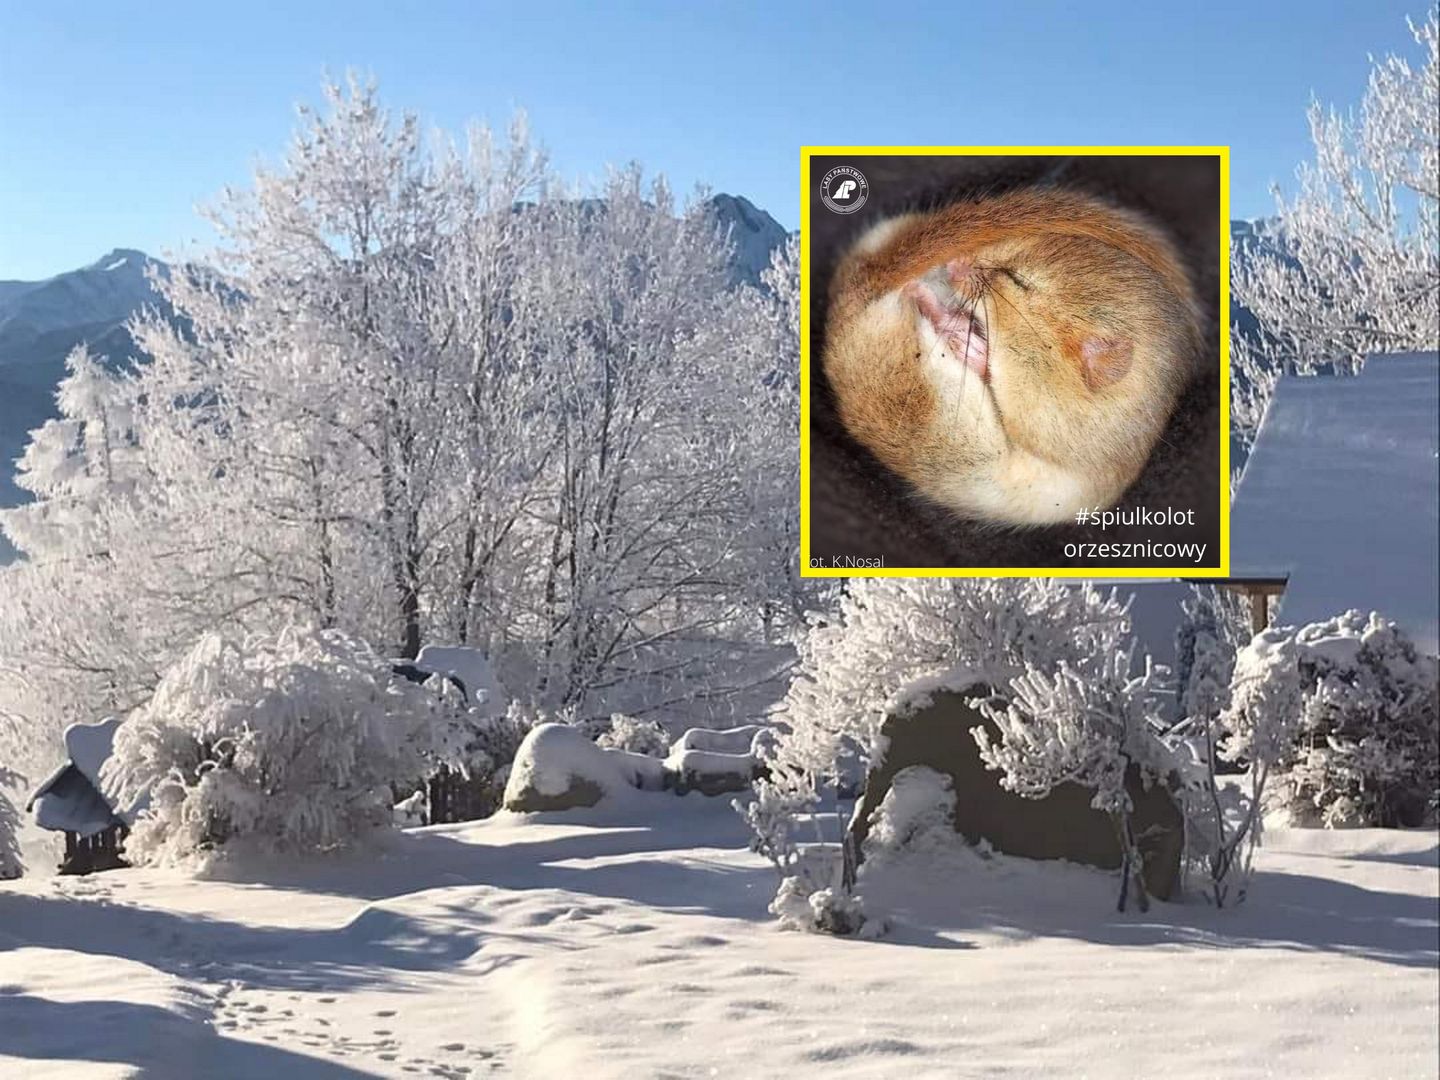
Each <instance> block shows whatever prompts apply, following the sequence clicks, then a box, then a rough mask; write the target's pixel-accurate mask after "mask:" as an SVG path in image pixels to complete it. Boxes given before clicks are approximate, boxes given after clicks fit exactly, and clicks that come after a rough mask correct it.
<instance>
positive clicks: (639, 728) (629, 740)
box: [595, 713, 670, 758]
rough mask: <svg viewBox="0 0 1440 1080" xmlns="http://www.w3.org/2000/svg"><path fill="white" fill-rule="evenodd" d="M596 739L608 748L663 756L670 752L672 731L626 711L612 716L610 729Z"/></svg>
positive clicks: (658, 756) (651, 755)
mask: <svg viewBox="0 0 1440 1080" xmlns="http://www.w3.org/2000/svg"><path fill="white" fill-rule="evenodd" d="M595 741H596V743H597V744H599V745H600V746H602V747H604V748H605V749H606V750H626V751H629V752H630V753H632V754H645V755H646V756H648V757H657V758H663V757H664V756H665V755H666V754H668V753H669V752H670V733H669V732H668V731H666V730H665V728H664V727H663V726H662V725H661V724H659V723H657V722H656V721H654V720H637V719H636V718H635V717H633V716H626V715H625V714H624V713H615V714H614V715H613V716H611V717H610V727H609V729H608V730H606V731H603V732H601V733H600V737H599V738H598V739H596V740H595Z"/></svg>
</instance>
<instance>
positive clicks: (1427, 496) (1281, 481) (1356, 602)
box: [1230, 352, 1440, 653]
mask: <svg viewBox="0 0 1440 1080" xmlns="http://www.w3.org/2000/svg"><path fill="white" fill-rule="evenodd" d="M1437 375H1440V354H1436V353H1433V352H1432V353H1408V354H1403V355H1394V356H1376V357H1372V358H1371V359H1370V360H1369V362H1368V363H1366V365H1365V368H1364V371H1363V373H1362V374H1360V375H1359V376H1356V377H1353V378H1352V377H1339V376H1336V377H1324V376H1309V377H1299V378H1297V377H1289V376H1287V377H1284V378H1282V379H1281V380H1280V381H1279V384H1278V385H1277V386H1276V387H1275V395H1274V397H1273V398H1272V399H1271V401H1270V407H1269V408H1268V409H1267V410H1266V413H1265V419H1264V421H1263V422H1262V423H1261V425H1260V432H1259V435H1258V436H1257V438H1256V440H1255V448H1254V450H1253V451H1252V452H1251V454H1250V459H1249V461H1248V462H1247V463H1246V465H1245V471H1244V473H1243V475H1242V476H1241V478H1240V484H1239V489H1238V490H1237V492H1236V495H1235V500H1234V504H1233V506H1232V508H1231V513H1230V573H1231V576H1232V577H1234V578H1237V579H1248V580H1263V579H1267V578H1270V579H1274V578H1282V579H1286V580H1287V585H1286V588H1285V593H1284V596H1283V598H1282V600H1281V603H1280V608H1279V611H1278V615H1277V617H1278V619H1279V620H1280V621H1281V622H1284V623H1290V624H1295V625H1303V624H1305V623H1310V622H1317V621H1320V620H1323V619H1327V618H1329V617H1331V616H1333V615H1337V614H1340V613H1341V612H1344V611H1346V610H1348V609H1351V608H1356V609H1359V610H1361V611H1378V612H1380V613H1381V614H1382V615H1384V616H1386V617H1388V618H1391V619H1394V620H1395V621H1396V622H1397V623H1399V624H1400V626H1401V627H1402V628H1403V629H1404V630H1405V631H1406V632H1407V633H1409V634H1410V635H1411V637H1412V638H1414V640H1415V642H1416V644H1417V645H1419V646H1420V647H1421V648H1423V649H1425V650H1426V651H1428V652H1431V653H1434V652H1436V651H1437V647H1440V640H1437V639H1440V633H1437V621H1440V620H1437V608H1440V601H1437V595H1440V570H1437V566H1440V496H1437V487H1440V437H1437V426H1440V419H1437V418H1440V378H1437Z"/></svg>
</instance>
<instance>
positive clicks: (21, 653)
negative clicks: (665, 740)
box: [0, 83, 794, 771]
mask: <svg viewBox="0 0 1440 1080" xmlns="http://www.w3.org/2000/svg"><path fill="white" fill-rule="evenodd" d="M326 97H327V107H326V108H325V109H324V110H322V111H320V112H311V111H308V110H302V114H301V118H300V123H299V130H298V132H297V135H296V137H295V140H294V143H293V145H292V146H291V148H290V150H289V152H288V153H287V154H286V155H285V157H284V158H283V159H282V160H281V161H280V162H279V163H278V164H277V165H275V166H273V167H270V168H265V169H261V170H260V171H259V172H258V173H257V174H256V177H255V180H254V184H253V185H252V187H251V188H250V189H249V190H246V191H241V192H229V193H227V194H226V196H225V197H224V198H223V199H222V201H221V203H220V205H219V206H218V207H217V208H216V210H215V212H214V218H215V220H216V224H217V226H218V229H219V233H220V238H221V243H220V248H219V250H218V251H217V252H215V253H214V254H213V256H212V257H208V258H207V261H206V263H205V265H203V266H199V265H190V266H184V267H179V268H177V269H175V270H174V272H172V273H171V274H169V275H168V276H167V277H165V278H163V279H161V278H157V280H156V281H155V287H156V289H157V290H158V291H159V292H160V293H161V294H162V295H163V296H164V298H165V300H166V303H167V307H168V308H169V309H171V310H173V312H174V315H175V316H176V318H175V320H174V321H170V320H169V319H167V318H162V317H161V316H160V314H159V313H158V312H152V313H147V314H144V315H142V316H140V317H139V318H138V319H136V320H135V322H134V324H133V326H132V328H131V329H132V336H133V337H134V338H135V340H136V342H137V345H138V348H139V350H140V351H142V352H143V353H144V354H145V355H146V356H147V357H148V360H147V361H146V362H145V363H144V364H143V365H140V367H139V369H138V370H137V371H136V373H135V374H134V376H133V378H131V377H127V378H125V379H123V380H115V384H116V386H115V388H116V390H117V391H118V392H119V395H120V398H121V399H122V401H123V403H124V404H125V406H126V408H128V409H129V412H128V413H127V414H126V416H125V417H124V421H125V422H124V423H123V424H121V423H118V422H114V423H112V418H113V419H114V420H116V421H118V420H119V419H120V415H119V414H118V413H111V412H109V411H100V412H97V410H96V402H97V401H105V400H108V396H107V395H100V394H96V393H87V394H79V393H77V394H76V395H74V397H75V401H74V403H73V404H74V410H73V415H71V414H69V413H67V418H68V419H71V420H74V421H75V422H74V423H72V424H70V426H69V427H68V428H65V429H64V430H63V431H62V430H61V429H59V428H56V429H54V430H53V431H51V432H47V433H43V435H42V437H41V438H39V439H37V442H36V445H35V447H34V451H33V459H34V462H35V464H36V469H35V472H36V475H37V477H39V476H41V475H42V474H43V475H48V476H50V477H51V479H49V480H46V481H45V483H46V484H50V485H51V487H52V488H53V489H54V490H53V491H51V494H54V495H55V496H56V497H54V498H42V499H41V500H40V502H39V503H37V504H36V505H37V506H40V507H42V510H41V511H36V512H37V513H44V514H47V515H51V516H54V515H56V514H58V513H59V507H60V506H61V505H62V498H61V496H63V499H67V500H71V501H72V502H73V503H74V504H75V507H76V509H77V511H83V513H84V514H85V515H87V517H88V519H89V520H90V521H92V522H93V526H87V529H86V530H85V531H79V530H68V531H58V532H56V531H52V535H53V536H54V541H55V542H54V544H53V545H52V548H53V550H52V551H51V552H50V554H48V555H46V556H45V557H44V558H40V557H39V552H40V550H41V547H42V546H43V545H41V544H40V543H39V542H38V541H37V542H36V543H34V544H31V545H29V546H30V547H32V548H33V549H34V550H33V551H26V554H27V556H28V557H27V558H26V559H25V560H23V561H22V562H21V563H20V564H18V565H17V566H14V567H10V568H6V569H4V570H0V707H4V708H6V709H9V710H10V711H12V712H14V713H16V714H18V715H24V716H26V717H27V718H29V720H30V722H31V723H32V725H33V728H34V738H33V739H32V740H31V743H32V745H34V746H36V747H41V748H44V749H43V751H38V752H37V753H41V754H43V755H46V756H48V758H49V760H44V761H40V762H37V763H33V764H35V765H36V770H37V771H40V770H43V768H45V767H46V766H47V765H49V764H52V763H53V754H54V753H55V749H56V747H57V746H58V742H57V741H56V738H55V737H56V736H58V734H59V732H60V730H62V729H63V727H64V726H65V724H67V723H70V722H74V721H76V720H86V719H93V718H94V716H95V715H97V713H100V714H103V713H116V714H123V713H128V712H129V711H131V710H133V709H135V708H137V707H139V706H142V705H144V704H145V703H146V701H147V700H148V699H149V697H150V696H151V694H152V693H153V692H154V691H155V689H156V686H157V683H158V682H159V680H160V678H161V676H162V674H163V673H164V672H165V671H166V670H167V669H169V668H170V666H171V665H173V664H174V663H175V662H176V661H177V660H178V659H179V658H180V657H182V656H183V655H185V653H186V652H187V651H188V650H189V649H190V648H192V647H193V645H194V643H195V642H196V641H197V640H198V639H199V638H201V637H202V636H204V635H206V634H210V633H212V632H219V633H222V634H226V635H233V634H242V635H243V634H247V633H255V632H264V631H274V630H275V628H277V627H282V626H288V625H297V626H310V627H320V628H335V629H338V630H342V631H344V632H345V633H347V634H349V635H352V636H354V637H357V638H360V639H363V640H365V641H367V642H370V643H371V644H372V645H373V646H374V647H376V648H377V649H378V650H381V651H383V652H385V653H388V654H392V655H393V654H397V653H398V654H403V655H407V656H409V655H414V653H415V652H416V650H417V649H418V648H420V647H422V646H423V645H425V644H429V643H435V642H439V643H457V642H465V643H469V644H471V645H474V646H477V647H479V648H481V649H483V650H485V651H486V652H487V653H488V654H490V655H491V656H492V657H493V658H495V660H496V663H497V666H499V667H500V668H501V670H503V671H504V672H505V676H506V681H507V684H508V685H509V686H510V688H511V690H512V691H513V692H514V693H515V694H516V696H518V697H520V698H522V699H524V700H526V701H531V700H533V701H535V702H536V703H537V704H539V705H541V706H543V707H545V708H547V709H550V710H551V711H559V710H573V711H575V712H577V713H578V714H581V715H583V716H584V717H586V718H593V717H604V716H608V715H609V714H610V713H611V712H614V711H616V710H630V711H636V712H639V711H641V710H643V709H646V708H656V707H659V706H660V705H663V704H670V703H678V702H684V701H690V700H694V699H697V698H701V697H722V696H725V695H728V694H733V693H735V692H736V691H738V690H741V689H745V688H746V687H747V686H748V685H750V683H751V682H753V681H754V680H753V677H752V673H751V672H749V671H748V670H746V669H745V666H744V657H743V656H739V654H740V653H741V652H742V651H743V650H742V648H740V646H743V645H744V644H745V643H746V642H747V641H748V640H753V638H755V637H757V636H759V634H758V633H757V627H758V626H760V625H762V624H763V623H765V622H766V621H767V620H768V621H772V622H773V621H774V619H773V613H770V612H766V611H763V610H761V608H762V606H763V605H762V603H761V597H760V595H759V593H758V592H757V589H756V586H755V582H756V580H757V578H758V577H759V576H760V575H759V570H760V568H761V567H768V566H769V565H771V564H772V563H773V562H774V559H775V558H776V556H775V552H776V551H777V550H778V548H777V547H776V545H777V544H779V546H780V547H783V546H785V544H786V543H787V542H788V541H786V540H785V535H786V529H788V528H789V527H790V525H789V521H788V519H787V518H785V516H784V512H785V508H782V506H781V504H782V503H784V502H785V501H786V499H787V498H788V496H786V497H784V498H782V497H781V496H779V495H776V494H774V493H773V492H770V489H769V488H767V487H766V485H774V484H776V483H778V481H777V479H776V478H777V477H779V476H783V474H785V473H786V472H789V473H791V474H793V453H792V452H791V444H790V442H789V440H791V439H792V437H793V435H794V431H793V428H790V429H787V427H786V424H785V423H780V422H778V421H776V420H775V417H777V416H779V415H781V414H782V413H784V414H785V415H789V414H788V413H787V412H786V410H787V409H788V410H791V411H793V394H792V395H791V397H787V396H786V395H787V394H791V390H790V389H783V390H777V388H776V386H775V385H774V384H773V379H771V378H770V377H771V376H773V374H774V373H775V371H776V370H777V367H778V368H780V369H783V367H784V357H785V355H788V353H784V354H782V355H780V356H779V357H778V358H777V357H776V355H774V354H775V353H776V352H777V351H779V350H781V348H782V346H783V345H784V341H785V335H784V332H783V330H782V329H780V328H781V327H782V326H783V325H784V323H785V318H786V317H787V316H785V315H784V314H783V313H784V311H786V310H788V309H787V308H786V307H785V305H786V304H787V303H792V304H793V299H794V298H793V295H791V293H787V292H786V291H785V290H784V289H778V288H772V289H769V290H762V289H750V288H748V287H743V288H741V289H739V290H738V291H737V290H736V289H734V288H732V287H731V285H730V283H729V280H728V276H727V274H726V273H725V269H726V262H725V260H726V253H727V247H726V240H725V238H723V237H721V236H719V235H718V234H717V230H716V228H715V222H714V220H713V218H712V216H711V215H710V213H709V212H708V210H707V209H706V207H705V206H704V204H703V203H701V202H698V201H697V202H695V203H693V204H691V205H688V206H686V207H684V208H683V209H682V208H678V207H677V206H676V205H675V203H674V201H673V200H672V199H671V198H670V196H669V194H668V192H667V191H666V189H665V188H664V185H663V184H660V185H658V186H652V185H647V184H645V183H644V182H643V181H642V179H641V177H640V173H639V171H638V169H632V170H628V171H625V172H622V173H618V174H616V176H615V177H614V178H613V179H612V181H611V183H610V184H609V186H608V187H607V188H606V189H605V190H604V191H603V192H601V195H602V197H601V198H582V197H581V196H582V194H585V193H582V192H579V191H561V190H559V189H558V187H557V186H556V185H555V184H554V183H553V180H552V179H551V177H550V174H549V172H548V170H547V167H546V165H545V161H544V155H543V154H542V153H541V152H540V151H539V150H538V149H536V147H535V145H534V144H533V143H532V142H531V141H530V137H529V135H528V132H527V131H526V129H525V126H524V124H523V123H517V124H516V125H514V126H513V127H512V128H511V130H510V132H509V133H508V136H507V137H505V138H503V139H502V138H497V137H495V136H492V135H491V134H490V133H489V132H487V131H486V130H484V129H475V130H474V131H472V132H471V134H470V137H469V139H468V141H467V143H466V145H465V146H464V148H463V149H457V148H454V147H452V146H450V145H448V144H447V143H444V142H443V141H440V142H436V143H431V142H427V141H426V140H423V139H422V138H421V137H420V134H419V129H418V123H417V122H416V120H415V119H414V118H413V117H410V116H400V117H395V116H392V115H391V114H390V113H388V112H387V111H386V110H385V109H384V108H383V107H382V106H381V104H380V102H379V99H378V96H377V95H376V93H375V90H374V88H373V87H372V86H369V85H363V84H355V83H352V84H351V85H350V86H348V87H334V86H331V87H327V89H326ZM787 280H788V279H787ZM791 292H793V289H792V290H791ZM789 347H793V342H791V343H790V346H789ZM84 374H86V378H87V379H89V382H90V383H92V384H96V385H98V384H99V382H100V379H99V376H100V375H102V374H103V372H88V371H87V373H84ZM92 375H93V376H94V377H93V378H91V377H90V376H92ZM77 377H78V374H77ZM77 385H78V384H77ZM62 404H63V403H62ZM67 407H68V406H67ZM107 408H108V407H107ZM87 410H88V411H87ZM122 428H124V429H126V430H127V431H128V435H126V439H127V440H128V441H127V442H125V445H124V449H125V452H126V454H128V455H130V458H129V460H128V461H127V463H126V467H127V469H128V468H129V467H130V465H133V466H134V471H133V473H131V474H128V475H132V476H133V483H132V484H131V486H130V488H128V489H127V488H126V487H125V485H123V484H120V483H115V482H111V483H90V482H88V481H87V483H88V487H87V488H86V490H85V492H84V493H83V497H78V496H77V497H75V498H73V499H72V498H71V495H72V493H71V492H70V491H69V490H68V489H67V490H66V491H64V492H61V491H60V489H59V488H58V487H55V484H58V483H59V481H60V480H61V479H62V475H61V474H62V472H63V473H64V474H65V475H66V476H68V475H69V473H70V472H74V471H76V470H79V471H81V472H83V473H84V474H85V475H86V476H87V477H88V476H103V475H104V469H105V468H107V467H111V468H113V466H114V465H115V462H116V453H115V444H114V442H113V436H114V434H115V433H116V432H119V431H121V429H122ZM757 431H758V432H759V433H760V434H759V435H757V434H756V433H757ZM106 432H109V433H110V436H111V437H112V441H111V442H108V443H107V442H105V441H103V440H100V439H99V438H98V435H97V434H96V433H99V434H105V433H106ZM52 436H53V437H52ZM92 436H94V437H92ZM107 446H108V447H110V449H109V451H108V454H107V453H101V451H102V450H104V449H105V448H106V447H107ZM57 448H58V449H57ZM60 451H63V453H61V452H60ZM107 458H108V461H109V466H107V465H106V461H107ZM52 459H53V462H54V463H59V464H63V465H64V470H61V469H60V468H58V467H56V468H45V467H42V465H44V464H45V463H47V462H51V461H52ZM67 470H68V471H67ZM37 482H38V480H37ZM126 490H129V491H131V494H129V495H125V494H124V492H125V491H126ZM767 492H768V493H767ZM762 495H763V497H761V496H762ZM66 505H68V504H66ZM789 509H790V510H793V508H789ZM792 516H793V515H792ZM15 520H19V518H18V517H17V518H16V519H15ZM91 535H94V536H102V537H103V539H104V542H103V543H98V542H91V540H90V539H88V537H89V536H91ZM777 537H778V538H779V539H778V540H777ZM46 543H49V541H46ZM20 546H21V548H22V550H25V549H26V546H27V545H26V543H25V542H23V541H22V542H21V544H20ZM737 657H739V658H738V659H737ZM26 764H27V766H28V765H29V764H32V763H29V762H27V763H26Z"/></svg>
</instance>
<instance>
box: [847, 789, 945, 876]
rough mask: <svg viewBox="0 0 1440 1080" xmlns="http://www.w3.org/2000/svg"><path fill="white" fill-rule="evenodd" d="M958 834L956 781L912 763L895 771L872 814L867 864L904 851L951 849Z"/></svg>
mask: <svg viewBox="0 0 1440 1080" xmlns="http://www.w3.org/2000/svg"><path fill="white" fill-rule="evenodd" d="M957 836H958V834H957V833H956V831H955V785H954V782H953V781H952V780H951V779H950V777H949V776H948V775H946V774H945V773H942V772H937V771H936V770H934V769H931V768H929V767H927V766H925V765H909V766H907V767H905V768H903V769H901V770H900V771H899V772H897V773H896V774H895V778H894V779H893V780H892V781H891V782H890V790H889V791H887V792H886V793H885V798H884V799H883V800H882V801H881V803H880V805H879V806H878V807H876V808H875V812H874V814H872V815H871V816H870V831H869V833H868V834H867V835H866V837H865V860H866V866H870V865H872V864H873V863H874V862H875V861H877V859H879V858H883V857H887V856H895V855H899V854H901V853H902V852H926V853H933V852H936V851H948V850H950V849H951V848H953V847H954V846H955V844H956V838H957Z"/></svg>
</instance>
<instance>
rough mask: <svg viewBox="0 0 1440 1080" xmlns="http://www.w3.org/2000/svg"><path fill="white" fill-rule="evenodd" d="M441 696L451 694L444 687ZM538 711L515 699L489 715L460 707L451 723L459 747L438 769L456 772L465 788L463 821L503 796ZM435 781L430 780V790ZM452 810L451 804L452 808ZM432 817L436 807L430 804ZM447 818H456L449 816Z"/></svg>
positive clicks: (489, 809) (492, 807) (486, 812)
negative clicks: (444, 764)
mask: <svg viewBox="0 0 1440 1080" xmlns="http://www.w3.org/2000/svg"><path fill="white" fill-rule="evenodd" d="M442 696H443V697H446V698H447V699H448V698H449V697H451V696H452V694H451V689H450V688H449V687H448V686H447V687H445V688H444V689H442ZM543 722H544V718H543V716H542V714H541V713H540V712H539V711H538V710H536V709H534V708H531V707H530V706H527V705H524V704H522V703H520V702H518V701H512V702H510V704H509V706H507V708H506V710H505V712H504V713H503V714H502V715H498V716H496V715H492V714H490V713H489V712H488V711H487V709H486V708H485V707H484V706H483V705H482V706H472V707H470V708H467V709H463V710H461V712H460V714H459V715H458V717H457V719H456V721H455V723H456V727H457V729H458V731H459V744H460V748H459V750H458V752H457V753H456V755H455V761H454V763H453V764H452V765H450V766H447V767H446V768H445V769H444V770H442V777H449V776H452V775H453V774H458V777H459V780H460V781H461V782H463V785H464V787H465V791H464V793H463V803H462V806H461V807H460V808H459V809H460V813H461V815H462V817H463V819H464V820H478V819H480V818H485V817H489V816H490V815H491V814H493V813H494V812H495V811H496V810H498V809H500V806H501V805H502V803H503V802H504V799H505V785H506V784H507V783H508V782H509V779H510V771H511V769H512V767H513V765H514V762H515V755H516V754H517V753H519V751H520V746H521V744H522V743H523V742H524V741H525V736H526V735H528V734H529V733H530V731H531V729H532V728H534V727H535V726H536V725H537V724H539V723H543ZM434 783H435V781H434V780H432V782H431V784H432V789H433V785H434ZM454 809H456V808H455V807H452V811H453V810H454ZM430 811H431V816H432V817H434V815H435V813H436V807H433V806H432V807H430ZM451 820H457V819H455V818H452V819H451Z"/></svg>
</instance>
